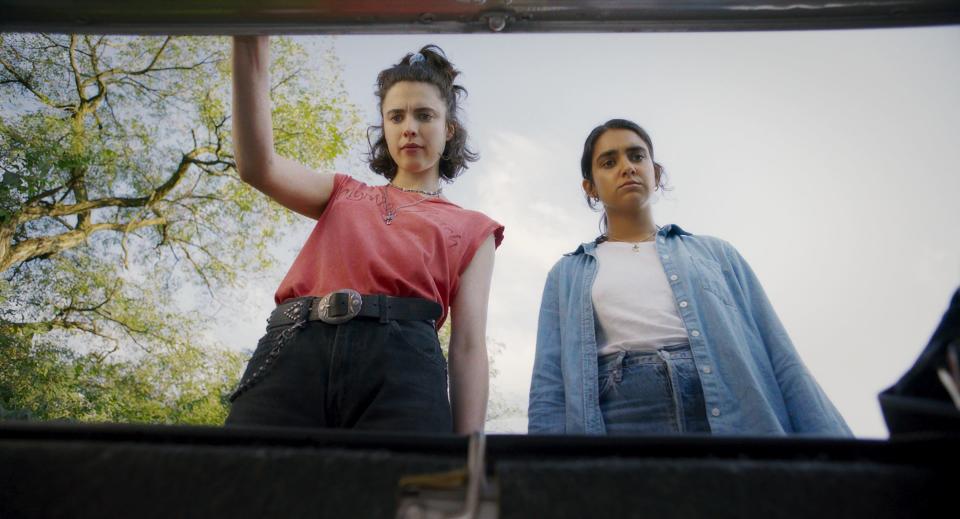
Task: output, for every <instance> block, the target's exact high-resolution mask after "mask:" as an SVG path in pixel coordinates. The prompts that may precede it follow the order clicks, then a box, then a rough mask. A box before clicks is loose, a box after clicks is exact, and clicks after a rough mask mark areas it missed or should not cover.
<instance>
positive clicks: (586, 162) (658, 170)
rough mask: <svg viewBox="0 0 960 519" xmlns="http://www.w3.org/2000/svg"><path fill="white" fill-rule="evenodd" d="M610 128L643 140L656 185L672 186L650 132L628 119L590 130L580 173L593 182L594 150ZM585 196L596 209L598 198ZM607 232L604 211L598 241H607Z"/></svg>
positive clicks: (581, 159) (582, 156) (664, 188)
mask: <svg viewBox="0 0 960 519" xmlns="http://www.w3.org/2000/svg"><path fill="white" fill-rule="evenodd" d="M609 130H630V131H632V132H633V133H635V134H637V135H638V136H639V137H640V139H642V140H643V142H644V143H645V144H646V145H647V148H648V149H649V150H650V160H652V161H653V174H654V176H655V181H656V183H657V186H656V187H657V189H659V190H660V191H668V190H669V189H670V188H669V187H667V184H666V175H667V171H666V170H665V169H664V168H663V165H662V164H660V163H659V162H657V161H655V160H654V159H653V140H652V139H651V138H650V134H648V133H647V131H646V130H644V129H643V128H641V127H640V125H639V124H637V123H635V122H633V121H628V120H626V119H610V120H609V121H607V122H605V123H603V124H601V125H600V126H597V127H596V128H594V129H593V130H592V131H591V132H590V135H587V140H586V141H585V142H584V143H583V155H581V156H580V175H581V176H582V177H583V178H584V179H585V180H589V181H590V183H591V184H593V151H594V148H596V146H597V140H599V139H600V136H601V135H603V134H604V133H606V132H607V131H609ZM584 196H586V198H587V205H588V206H590V209H593V210H596V209H597V205H596V204H597V200H595V199H593V198H590V195H589V194H587V193H584ZM606 234H607V215H606V213H604V214H603V216H601V217H600V236H598V237H597V239H596V242H597V243H601V242H603V241H606V238H607V236H606Z"/></svg>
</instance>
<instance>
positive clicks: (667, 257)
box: [662, 254, 670, 260]
mask: <svg viewBox="0 0 960 519" xmlns="http://www.w3.org/2000/svg"><path fill="white" fill-rule="evenodd" d="M662 258H663V259H665V260H667V259H670V255H669V254H664V255H663V256H662Z"/></svg>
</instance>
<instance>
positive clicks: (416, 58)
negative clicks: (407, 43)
mask: <svg viewBox="0 0 960 519" xmlns="http://www.w3.org/2000/svg"><path fill="white" fill-rule="evenodd" d="M425 61H427V58H425V57H424V56H423V54H420V53H419V52H418V53H416V54H414V55H412V56H410V60H409V61H408V63H409V64H410V66H411V67H412V66H413V65H417V64H420V63H424V62H425Z"/></svg>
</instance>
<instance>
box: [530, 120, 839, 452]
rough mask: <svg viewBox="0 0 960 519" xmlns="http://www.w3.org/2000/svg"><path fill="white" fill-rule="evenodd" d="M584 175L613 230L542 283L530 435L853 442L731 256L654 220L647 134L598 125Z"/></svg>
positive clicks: (658, 181) (657, 182) (656, 176)
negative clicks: (787, 437) (794, 437)
mask: <svg viewBox="0 0 960 519" xmlns="http://www.w3.org/2000/svg"><path fill="white" fill-rule="evenodd" d="M580 166H581V170H582V174H583V189H584V191H585V192H586V194H587V197H588V202H589V203H590V206H591V207H594V205H595V204H597V203H600V204H602V205H603V209H604V220H603V221H604V223H605V226H606V230H607V232H605V233H604V234H602V235H601V236H600V237H599V238H597V239H596V240H595V241H593V242H589V243H585V244H583V245H581V246H580V247H578V248H577V250H575V251H574V252H571V253H569V254H566V255H565V256H564V257H563V258H561V259H560V261H558V262H557V264H556V265H555V266H554V267H553V269H552V270H551V271H550V273H549V275H548V277H547V282H546V286H545V287H544V290H543V301H542V303H541V306H540V321H539V329H538V333H537V352H536V359H535V361H534V368H533V379H532V381H531V386H530V407H529V413H528V415H529V432H530V433H531V434H542V433H567V434H643V433H650V434H663V433H673V432H701V433H707V432H710V433H714V434H744V435H784V434H810V435H829V436H850V435H851V432H850V429H849V428H848V427H847V425H846V423H845V422H844V420H843V417H842V416H840V413H839V412H838V411H837V409H836V408H835V407H834V406H833V404H832V403H831V402H830V400H829V399H828V398H827V396H826V395H825V394H824V392H823V390H821V389H820V387H819V386H818V385H817V383H816V381H815V380H814V379H813V377H812V376H811V374H810V373H809V372H808V371H807V369H806V367H805V366H804V365H803V362H802V361H801V360H800V357H799V356H798V355H797V352H796V350H795V349H794V347H793V344H792V343H791V341H790V338H789V337H788V336H787V332H786V330H784V328H783V325H782V324H781V323H780V320H779V319H778V318H777V315H776V313H775V312H774V311H773V308H772V307H771V306H770V302H769V301H768V300H767V297H766V295H765V294H764V291H763V288H762V287H761V286H760V282H759V281H758V280H757V277H756V276H755V275H754V273H753V271H752V270H751V269H750V266H749V265H748V264H747V262H746V261H745V260H744V259H743V258H742V257H741V256H740V254H739V253H738V252H737V251H736V249H734V248H733V246H731V245H730V244H728V243H727V242H725V241H723V240H720V239H717V238H712V237H708V236H695V235H692V234H690V233H688V232H686V231H684V230H683V229H681V228H680V227H678V226H676V225H666V226H663V227H658V226H656V225H655V224H654V220H653V213H652V210H651V204H652V201H653V195H654V192H655V191H656V190H658V189H663V168H662V166H661V165H660V164H657V163H656V162H655V161H654V157H653V143H652V141H651V139H650V137H649V135H647V133H646V132H645V131H644V130H643V129H642V128H640V127H639V126H638V125H636V124H635V123H633V122H630V121H626V120H622V119H614V120H611V121H608V122H606V123H605V124H603V125H601V126H598V127H597V128H595V129H594V130H593V131H592V132H591V133H590V135H589V136H588V137H587V140H586V143H585V145H584V150H583V157H582V159H581V163H580Z"/></svg>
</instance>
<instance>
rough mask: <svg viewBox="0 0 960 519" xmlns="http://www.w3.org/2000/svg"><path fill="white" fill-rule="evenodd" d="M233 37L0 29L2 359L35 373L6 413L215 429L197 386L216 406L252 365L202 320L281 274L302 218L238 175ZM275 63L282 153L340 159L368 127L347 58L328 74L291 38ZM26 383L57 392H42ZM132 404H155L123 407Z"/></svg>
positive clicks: (1, 381) (319, 161)
mask: <svg viewBox="0 0 960 519" xmlns="http://www.w3.org/2000/svg"><path fill="white" fill-rule="evenodd" d="M228 44H229V41H228V40H226V39H223V38H190V37H166V38H164V37H112V36H78V35H45V34H4V35H0V172H2V175H3V176H2V181H0V272H3V279H2V280H0V336H2V337H0V338H2V341H0V348H2V351H0V356H3V357H5V358H6V357H8V356H9V358H17V359H21V363H20V364H16V365H14V364H10V362H13V361H10V360H8V359H7V360H4V362H5V365H4V370H6V369H13V368H14V367H16V366H20V367H19V368H18V370H19V371H17V373H21V379H19V380H20V382H17V381H16V380H13V379H12V378H11V377H10V376H8V375H9V373H7V374H5V376H4V377H3V378H0V398H2V400H0V405H4V406H5V408H6V409H7V411H8V412H9V411H10V407H11V405H10V403H11V402H14V401H16V402H18V404H17V405H18V406H20V409H26V410H27V411H28V412H31V413H34V414H36V415H37V416H42V417H66V416H74V417H79V418H85V419H120V420H147V421H173V422H177V421H187V422H193V421H207V422H210V421H213V422H215V421H216V419H218V417H219V415H218V414H217V413H216V412H214V411H213V410H210V409H208V410H206V411H199V410H197V409H200V408H203V409H206V407H207V406H209V405H212V403H210V401H206V400H203V401H201V400H202V399H201V400H196V398H199V397H198V396H197V395H199V393H197V391H200V389H202V390H203V391H207V393H209V394H210V395H214V396H215V397H216V398H215V399H214V400H216V401H217V402H220V400H219V399H220V396H221V395H220V394H219V393H217V392H221V393H222V391H223V388H224V387H226V386H224V385H223V384H220V382H222V375H223V373H225V372H226V371H229V369H227V367H230V366H232V367H230V369H234V368H236V369H234V371H237V370H238V369H239V367H238V366H239V365H240V364H241V363H242V360H239V359H237V358H235V356H234V355H232V354H231V353H229V352H227V351H226V350H223V349H220V348H218V347H217V345H215V344H213V341H212V340H211V339H209V338H208V334H207V333H206V319H207V317H206V316H205V314H204V313H203V310H204V309H205V308H208V307H210V302H211V301H215V300H216V299H217V298H218V297H222V295H223V294H225V293H227V292H228V291H229V290H232V289H233V290H235V289H238V288H240V287H242V286H243V280H244V279H246V278H247V277H248V276H250V275H252V274H254V273H256V272H258V271H261V270H262V269H264V268H266V267H268V266H269V265H270V263H271V260H272V257H271V255H270V252H269V251H270V247H271V245H273V244H275V243H276V241H277V239H278V238H279V236H280V235H281V234H282V231H281V230H282V229H283V228H284V226H285V225H287V224H288V223H289V222H290V221H291V218H292V216H291V215H290V213H288V212H287V211H285V210H283V209H282V208H280V207H279V206H277V205H276V204H274V203H272V202H271V201H270V200H269V199H268V198H267V197H265V196H263V195H262V194H260V193H257V192H255V191H254V190H252V189H251V188H249V187H248V186H247V185H246V184H244V183H242V182H240V181H239V178H238V176H237V174H236V170H235V164H234V157H233V151H232V141H231V132H230V119H229V115H230V89H229V86H230V69H229V67H230V60H229V45H228ZM274 55H275V59H274V60H273V62H272V64H271V72H272V79H273V85H272V90H271V95H272V98H273V102H274V118H275V123H274V124H275V132H276V145H277V148H278V151H279V152H280V153H281V154H283V155H285V156H288V157H291V158H294V159H296V160H298V161H300V162H303V163H305V164H308V165H310V166H313V167H316V168H324V167H329V166H330V165H331V163H332V161H333V160H334V158H336V157H338V156H339V155H341V154H342V153H344V152H345V151H347V150H348V149H349V148H350V146H351V145H352V143H353V142H354V140H355V139H356V136H357V133H358V126H359V118H358V116H357V114H356V111H355V109H354V108H353V107H352V106H351V105H350V104H349V103H348V102H347V101H346V95H345V93H344V92H343V89H342V85H341V83H340V80H339V76H338V70H337V69H336V65H335V62H334V61H333V60H334V58H333V57H332V55H328V56H326V61H325V62H324V63H325V64H324V66H321V67H318V66H316V65H314V64H312V63H311V62H310V61H309V60H308V59H307V55H306V53H305V52H304V50H303V48H301V47H300V46H299V45H298V44H297V43H296V42H294V41H291V40H288V39H282V38H280V39H275V41H274ZM321 69H322V70H321ZM321 72H323V73H321ZM71 369H72V370H73V371H70V370H71ZM190 370H193V371H190ZM224 370H226V371H224ZM234 376H236V373H234ZM24 377H26V378H24ZM29 377H34V378H35V379H36V381H40V382H38V387H40V386H43V387H45V388H46V389H44V391H45V392H46V393H42V392H39V390H37V391H35V392H34V393H35V394H36V399H34V400H30V398H27V397H26V396H25V395H27V394H29V388H26V387H25V386H23V385H22V384H21V385H19V386H18V385H17V384H20V383H21V382H23V381H24V380H28V379H29ZM45 377H46V378H45ZM164 377H166V378H165V379H164ZM161 379H163V380H161ZM189 380H195V381H197V382H196V385H195V387H194V386H191V385H190V384H191V383H188V382H186V381H189ZM138 381H139V382H138ZM173 381H176V382H177V383H176V384H173ZM213 381H216V382H213ZM41 382H42V383H41ZM11 388H13V389H11ZM198 388H200V389H198ZM195 389H196V391H195ZM4 391H5V393H4ZM201 392H202V391H201ZM43 394H46V395H47V396H46V397H43V398H41V397H42V396H43ZM107 394H109V395H111V396H109V398H107V400H106V401H104V400H102V399H100V400H98V398H96V396H97V395H107ZM121 394H123V395H127V396H129V397H131V398H134V397H136V398H134V399H135V400H136V399H140V400H139V401H140V402H141V403H144V404H146V403H147V401H148V400H149V401H150V402H153V403H156V405H157V406H159V407H156V408H153V409H151V408H150V406H145V407H142V408H139V409H137V410H132V409H131V410H127V411H124V410H118V408H117V407H111V405H112V404H110V402H109V400H110V399H113V398H120V396H119V395H121ZM11 395H12V396H11ZM184 398H186V399H187V401H190V402H194V403H193V404H189V405H188V403H187V401H185V400H182V399H184ZM191 399H192V400H191ZM41 400H43V401H41ZM74 400H76V402H75V405H74V404H69V402H73V401H74ZM4 402H6V404H4ZM204 402H205V403H204ZM68 404H69V405H68ZM118 405H119V404H118ZM217 405H220V407H221V408H222V404H221V403H218V404H217ZM57 406H67V407H69V406H72V407H70V408H71V409H74V410H75V412H74V414H72V415H71V414H70V412H67V411H66V410H64V409H65V408H64V409H58V408H57ZM197 406H199V407H197ZM161 407H165V408H166V409H167V410H166V411H164V410H161V409H160V408H161ZM186 407H190V408H191V409H194V410H195V411H191V412H181V411H176V412H174V411H173V410H175V409H181V410H182V409H184V408H186ZM221 411H222V409H221ZM170 413H173V414H170ZM177 413H180V414H177ZM201 417H203V418H201Z"/></svg>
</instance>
